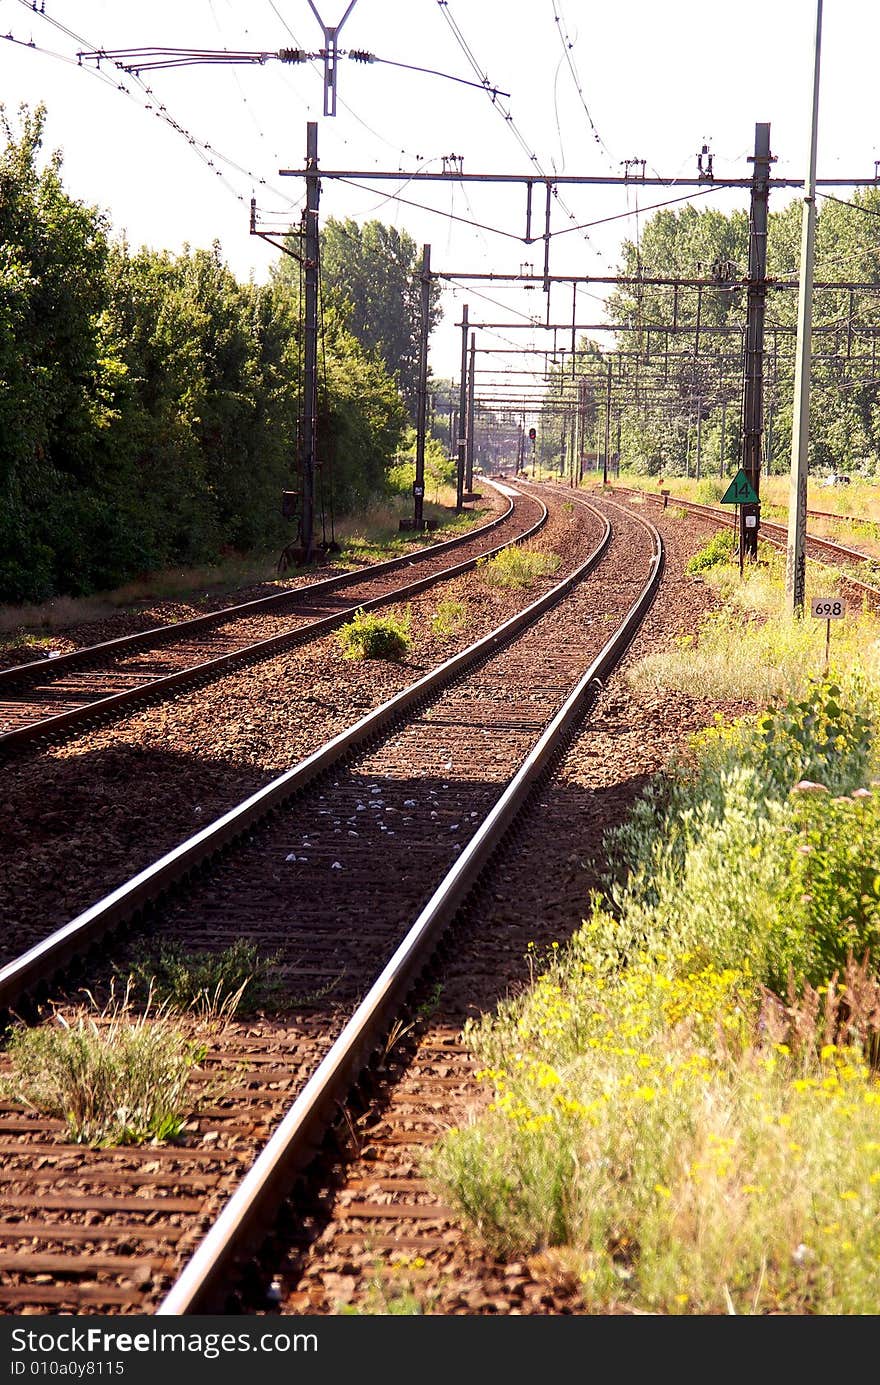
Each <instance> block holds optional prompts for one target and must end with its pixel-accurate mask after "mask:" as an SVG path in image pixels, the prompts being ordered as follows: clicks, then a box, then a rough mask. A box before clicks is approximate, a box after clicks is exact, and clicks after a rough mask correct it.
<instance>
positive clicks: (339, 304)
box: [287, 217, 440, 418]
mask: <svg viewBox="0 0 880 1385" xmlns="http://www.w3.org/2000/svg"><path fill="white" fill-rule="evenodd" d="M287 273H288V274H291V275H292V271H291V270H290V269H289V268H288V270H287ZM321 286H322V291H323V293H324V295H325V300H326V302H328V303H329V304H330V305H332V306H334V307H335V308H336V309H337V310H339V311H341V312H342V314H343V317H344V320H345V325H346V327H347V328H348V330H349V331H350V332H351V333H352V335H353V336H354V337H355V338H356V339H357V340H358V341H359V342H360V343H361V345H362V346H363V347H364V348H365V349H366V350H367V351H370V352H373V353H374V354H375V355H376V356H378V358H379V359H380V360H381V361H382V362H383V363H384V365H385V367H386V369H387V370H388V371H389V372H390V373H391V374H392V375H394V376H395V377H396V379H397V381H398V383H399V385H400V389H401V393H402V394H403V398H404V400H405V402H406V405H407V408H408V410H409V411H410V414H411V416H412V417H413V418H414V417H415V409H416V402H417V395H418V366H419V334H420V324H421V294H422V289H421V254H420V252H419V251H418V249H417V247H416V243H415V241H414V240H413V239H412V237H411V236H409V235H407V233H406V231H398V230H397V229H396V228H395V227H394V226H385V225H383V223H382V222H381V221H368V222H366V223H365V224H364V225H363V226H359V225H358V223H357V222H356V221H353V220H351V219H350V218H348V219H346V220H345V221H337V220H335V219H334V218H333V217H330V218H328V220H327V222H326V224H325V225H324V227H323V228H322V230H321ZM439 299H440V289H439V286H438V285H437V284H436V283H432V285H431V291H430V321H429V331H430V330H431V328H433V327H434V326H436V324H437V322H438V321H439V319H440V309H439Z"/></svg>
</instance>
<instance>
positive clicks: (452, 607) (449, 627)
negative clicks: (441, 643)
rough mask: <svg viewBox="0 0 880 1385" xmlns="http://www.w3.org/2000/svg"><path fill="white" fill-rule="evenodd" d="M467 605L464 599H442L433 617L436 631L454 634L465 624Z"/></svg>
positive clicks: (436, 632)
mask: <svg viewBox="0 0 880 1385" xmlns="http://www.w3.org/2000/svg"><path fill="white" fill-rule="evenodd" d="M466 614H467V607H466V605H465V603H464V602H463V601H440V602H439V603H438V605H437V609H436V611H435V612H434V614H433V615H432V617H431V624H432V626H433V627H434V633H435V634H437V635H452V634H454V633H455V631H456V630H460V629H461V627H462V625H464V621H465V616H466Z"/></svg>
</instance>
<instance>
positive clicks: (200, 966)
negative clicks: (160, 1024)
mask: <svg viewBox="0 0 880 1385" xmlns="http://www.w3.org/2000/svg"><path fill="white" fill-rule="evenodd" d="M276 960H277V959H276V958H275V957H261V956H260V955H259V952H258V949H257V946H256V944H255V943H249V942H246V941H245V940H244V939H243V938H239V940H238V941H237V942H234V943H233V944H232V945H231V946H230V947H227V948H224V949H223V951H222V952H187V951H185V949H184V947H183V944H182V943H175V942H172V943H163V944H161V946H160V947H159V949H158V951H156V952H149V951H141V952H140V953H138V954H137V955H136V956H135V958H134V960H133V962H132V965H131V966H130V967H129V968H128V970H127V972H126V975H128V976H130V977H131V979H132V981H133V982H134V984H136V985H137V984H140V985H142V986H143V988H144V989H145V990H147V991H150V992H152V995H153V996H154V997H155V999H156V1000H157V1001H158V1002H159V1004H160V1005H163V1006H165V1007H166V1008H167V1009H169V1010H175V1011H187V1010H191V1011H194V1012H195V1013H196V1014H198V1015H199V1016H200V1017H201V1018H203V1019H217V1018H225V1019H231V1018H232V1016H233V1014H235V1012H236V1011H237V1010H239V1009H244V1010H253V1009H255V1008H256V1007H257V1006H258V1005H259V1004H261V1003H265V1001H266V1000H267V999H270V998H271V993H274V991H275V990H276V989H277V986H276V984H275V983H274V981H273V980H272V979H271V978H272V967H273V965H274V963H275V961H276Z"/></svg>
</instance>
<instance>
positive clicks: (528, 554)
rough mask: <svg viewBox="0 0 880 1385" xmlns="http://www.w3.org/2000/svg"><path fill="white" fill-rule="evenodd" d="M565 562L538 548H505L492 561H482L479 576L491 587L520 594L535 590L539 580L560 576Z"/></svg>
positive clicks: (479, 561)
mask: <svg viewBox="0 0 880 1385" xmlns="http://www.w3.org/2000/svg"><path fill="white" fill-rule="evenodd" d="M561 562H562V559H561V558H559V557H558V556H557V555H556V554H555V553H541V552H540V551H539V550H538V549H534V548H517V547H510V548H502V549H501V551H500V553H496V554H495V555H494V557H492V558H478V559H477V572H478V573H479V575H480V576H481V577H482V579H483V581H484V582H485V583H486V584H487V585H488V586H490V587H510V588H512V589H514V590H519V589H522V588H525V587H531V586H533V585H534V583H535V582H536V581H537V580H538V578H539V577H546V576H549V575H550V574H551V573H553V572H556V571H557V569H558V568H559V565H560V563H561Z"/></svg>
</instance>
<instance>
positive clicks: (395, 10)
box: [0, 0, 880, 376]
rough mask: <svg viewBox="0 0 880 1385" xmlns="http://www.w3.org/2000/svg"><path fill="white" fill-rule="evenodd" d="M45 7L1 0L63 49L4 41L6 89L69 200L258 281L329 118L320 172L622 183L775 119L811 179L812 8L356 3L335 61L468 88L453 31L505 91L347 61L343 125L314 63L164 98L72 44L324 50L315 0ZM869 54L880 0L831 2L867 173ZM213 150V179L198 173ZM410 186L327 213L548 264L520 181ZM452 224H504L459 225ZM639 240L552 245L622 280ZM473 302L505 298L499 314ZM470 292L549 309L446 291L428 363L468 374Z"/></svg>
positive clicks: (34, 35)
mask: <svg viewBox="0 0 880 1385" xmlns="http://www.w3.org/2000/svg"><path fill="white" fill-rule="evenodd" d="M40 2H41V0H37V5H38V6H39V4H40ZM347 3H348V0H315V5H316V8H317V9H318V11H319V13H320V14H321V17H322V19H323V20H324V23H325V24H327V25H331V24H337V23H338V22H339V20H340V19H341V18H342V16H343V14H344V12H345V9H346V5H347ZM44 6H45V15H41V14H39V13H35V12H34V11H33V9H32V5H31V0H0V40H2V38H3V36H4V35H11V36H12V38H14V39H16V40H19V41H21V42H23V43H25V44H26V43H29V42H30V41H31V40H33V42H34V43H35V44H36V45H37V46H38V49H44V50H50V51H51V52H52V53H55V54H60V55H63V57H65V58H67V59H68V61H62V60H60V59H59V58H58V57H52V56H49V55H48V53H44V52H40V51H35V50H31V49H28V48H25V47H22V46H19V44H16V43H13V42H10V41H8V39H7V40H6V41H0V98H2V100H3V102H4V103H5V105H6V108H7V110H8V111H9V112H10V113H13V112H14V111H15V110H16V108H17V106H18V105H19V103H20V102H27V103H29V104H31V105H33V104H35V103H36V102H38V101H40V100H42V101H44V102H45V103H46V105H47V107H48V140H47V144H48V146H49V148H50V149H51V148H55V147H59V146H60V147H61V148H62V149H63V151H64V179H65V184H66V187H67V189H68V191H69V192H70V193H71V194H72V195H73V196H75V197H78V198H81V199H82V200H84V201H86V202H89V203H94V204H96V205H98V206H100V207H101V208H103V209H105V210H106V211H107V212H108V214H109V216H110V218H111V220H112V223H113V226H114V229H115V230H116V231H120V232H121V231H123V230H124V231H125V232H126V233H127V235H128V238H129V240H130V242H132V243H133V244H134V245H135V246H138V245H140V244H149V245H151V246H153V247H156V248H167V249H170V250H178V249H179V248H180V247H181V246H182V245H183V244H184V243H189V244H190V245H192V246H208V245H210V243H211V241H212V240H213V239H215V238H217V239H219V240H220V242H221V244H222V247H223V252H224V254H225V256H226V258H227V260H228V262H229V263H230V265H231V267H232V268H233V270H234V271H235V273H236V274H237V275H239V277H241V278H247V277H248V276H249V275H250V274H253V276H254V277H255V278H256V279H257V280H263V279H265V278H266V277H267V275H268V269H269V266H270V264H271V263H272V262H273V261H274V260H275V259H276V258H277V255H278V252H277V251H275V250H274V249H272V248H271V247H270V246H268V245H266V244H265V242H263V241H262V240H260V239H259V238H254V237H251V236H250V235H249V233H248V213H249V201H250V197H251V194H252V192H253V193H255V195H256V197H257V200H258V204H259V207H260V208H261V209H262V211H263V212H264V213H265V214H268V213H275V212H280V213H282V214H283V216H282V219H281V220H277V219H276V224H279V225H281V224H286V223H285V221H284V218H286V217H287V215H288V214H289V216H290V223H291V224H293V223H295V222H296V221H297V220H298V215H299V209H300V207H301V204H302V198H303V192H304V187H303V183H302V180H301V179H298V178H283V177H279V176H278V170H279V168H301V167H302V166H303V163H304V158H305V147H306V123H307V121H309V120H316V121H317V122H318V125H319V131H318V155H319V162H320V165H321V166H322V167H323V168H324V169H325V170H328V171H329V170H333V169H336V170H343V169H349V170H351V169H357V170H367V169H374V170H379V169H383V170H396V169H398V168H399V169H401V170H403V171H405V172H406V173H408V172H411V171H413V170H414V169H416V168H417V167H425V168H428V169H432V170H439V169H440V168H441V166H442V159H443V156H444V155H449V154H453V153H454V154H458V155H462V156H463V159H464V165H463V167H464V170H465V172H469V173H477V172H479V173H500V172H506V173H522V174H528V173H536V174H537V173H538V168H536V165H535V164H534V163H532V162H531V161H530V159H529V155H530V154H534V156H535V159H536V160H537V163H538V164H539V165H540V171H541V172H543V173H553V172H556V173H565V174H575V175H602V174H614V175H619V174H621V173H622V172H623V168H622V162H621V161H622V160H624V159H635V158H638V159H644V160H645V161H646V165H647V172H648V173H649V175H650V174H651V173H654V172H655V173H658V174H660V175H662V176H664V177H670V178H674V177H690V176H695V175H696V171H697V170H696V153H697V151H698V150H699V149H700V147H701V145H702V144H703V142H704V141H706V142H708V144H709V146H710V148H711V149H712V151H713V153H714V159H715V164H714V167H715V174H716V176H727V177H748V176H749V175H750V171H751V165H750V164H748V163H747V156H748V154H749V153H750V152H751V150H752V146H753V141H754V127H755V123H756V122H757V121H769V122H770V123H771V145H772V149H773V152H774V153H775V154H776V155H777V159H778V162H777V163H776V165H775V166H774V170H773V172H774V174H775V175H776V176H788V177H802V176H803V174H804V171H805V168H806V158H807V145H808V135H809V119H808V117H809V93H810V80H811V73H812V55H813V37H814V25H815V14H816V5H815V0H738V3H737V4H736V5H730V4H724V5H722V4H718V3H712V2H711V0H708V2H707V0H664V2H663V3H661V2H660V0H528V3H527V2H526V0H448V3H438V0H397V2H396V3H395V0H356V3H355V6H354V8H353V10H352V11H351V13H350V15H349V17H348V19H347V20H346V22H345V24H344V26H343V28H342V30H341V33H340V36H339V46H340V49H341V50H342V51H343V52H346V51H347V50H348V49H366V50H368V51H370V52H372V53H374V54H375V55H376V56H377V57H379V58H384V59H386V60H393V61H394V62H399V63H407V64H412V65H415V66H421V67H426V68H433V69H437V70H439V71H441V72H443V73H447V74H451V75H453V76H456V77H459V78H464V79H466V80H468V81H474V80H475V74H474V71H473V69H472V67H471V66H470V64H469V61H468V57H467V56H466V53H465V51H464V50H463V47H462V46H461V44H460V43H459V41H458V39H457V38H456V35H455V33H454V32H453V28H452V26H451V24H450V22H449V21H450V20H451V21H452V22H453V24H454V25H455V26H456V27H457V29H458V31H459V34H460V35H461V36H462V37H463V39H464V41H465V43H466V45H467V47H468V49H469V51H470V53H471V54H472V55H473V57H474V59H475V61H476V64H477V67H478V69H479V71H480V73H481V74H483V75H485V76H486V77H488V79H489V82H490V84H491V85H492V86H494V87H497V88H498V90H499V91H501V92H504V93H509V95H507V96H503V97H499V98H498V99H497V101H496V102H495V103H494V104H493V102H492V100H491V98H490V96H489V95H488V94H487V93H486V92H485V91H482V90H478V89H475V88H473V87H469V86H465V85H462V84H461V83H454V82H452V81H448V80H443V79H441V78H439V77H434V76H428V75H425V74H423V73H416V72H411V71H405V70H402V69H401V68H398V67H394V66H390V65H386V64H378V63H376V64H371V65H361V64H359V63H355V62H353V61H351V60H350V59H348V58H346V57H342V58H340V61H339V65H338V109H337V114H336V116H335V117H332V118H331V117H325V116H324V115H323V84H322V70H321V64H320V62H316V63H314V64H312V65H307V66H297V67H288V66H284V67H282V65H281V64H279V63H278V62H271V63H267V64H266V65H265V66H263V67H227V66H210V67H190V68H184V69H180V70H174V71H163V72H155V73H144V74H143V76H142V79H141V81H142V83H143V84H144V85H145V86H146V87H148V88H150V89H151V94H148V93H147V92H145V90H144V86H142V85H138V83H137V82H136V81H134V80H133V79H132V78H131V77H129V76H127V75H125V74H124V73H120V72H118V71H116V70H115V69H114V68H113V67H112V66H110V67H105V69H104V70H105V72H107V73H108V74H110V75H112V78H113V80H112V81H109V80H101V79H100V78H99V77H97V76H96V75H94V73H93V72H92V71H90V70H88V69H87V68H86V67H82V68H81V67H78V66H77V64H76V53H77V51H78V50H79V49H81V48H103V49H115V48H121V47H136V46H138V47H141V46H146V45H162V46H198V47H205V48H230V49H238V48H245V49H249V50H253V49H260V50H267V51H276V50H277V49H278V48H280V47H285V46H291V47H292V46H297V47H303V48H306V49H308V50H315V49H318V48H320V47H321V46H322V43H323V39H322V35H321V30H320V27H319V25H318V22H317V20H316V18H315V16H314V14H313V13H312V10H311V9H310V7H309V4H308V0H249V2H248V3H244V0H175V2H174V3H171V0H150V3H149V4H134V3H132V0H44ZM58 25H61V26H63V27H64V28H66V29H67V30H69V31H71V33H69V34H66V33H64V32H62V30H61V29H59V27H57V26H58ZM566 40H567V43H566ZM568 44H570V47H569V46H568ZM878 52H880V5H878V4H877V3H876V0H826V3H825V6H824V21H823V35H822V84H821V99H820V139H819V168H818V172H819V175H820V176H824V177H834V176H839V177H852V176H861V177H868V176H873V174H874V171H875V168H874V161H875V160H876V159H878V158H880V112H878V101H877V53H878ZM69 59H73V61H69ZM569 60H570V62H571V65H572V66H569ZM572 67H573V69H574V71H572ZM117 82H118V83H119V84H121V85H122V86H124V88H125V90H124V91H122V90H119V89H118V87H117ZM578 84H579V86H580V89H581V93H582V94H579V92H578V89H577V86H578ZM160 105H164V106H165V108H166V113H167V115H168V116H170V117H171V118H172V119H173V120H174V121H176V123H177V125H178V126H179V127H182V130H183V131H184V132H187V133H188V134H190V135H192V136H194V137H196V139H198V140H201V141H202V142H204V143H205V144H208V145H210V146H211V152H208V153H204V151H203V157H202V158H200V157H199V155H198V153H197V152H196V149H195V148H194V147H193V146H192V145H191V144H190V142H189V140H188V139H187V137H186V134H185V133H181V132H180V131H175V130H173V129H171V128H169V126H168V125H167V124H166V123H164V122H163V120H162V119H161V118H160V117H159V116H158V115H157V111H156V109H155V108H156V107H157V106H160ZM149 106H152V107H153V109H146V107H149ZM585 106H586V107H587V108H588V110H589V117H588V115H587V111H586V110H585ZM505 112H508V113H509V114H510V116H511V117H512V119H510V120H508V119H506V118H505V114H504V113H505ZM590 117H591V118H592V122H593V125H594V127H595V131H596V132H598V139H597V137H596V134H595V133H594V129H593V126H591V123H590ZM523 146H525V148H524V147H523ZM224 158H225V159H229V160H232V161H233V162H234V164H235V165H238V166H239V167H238V168H236V167H232V166H230V164H229V163H227V162H224V161H223V160H224ZM207 159H212V160H213V162H214V164H215V168H211V167H208V166H207V164H206V162H205V160H207ZM217 170H221V171H222V177H220V176H218V172H217ZM404 182H405V179H404V178H402V179H401V182H400V184H397V183H381V184H375V185H373V186H372V188H369V189H368V190H367V191H359V190H357V189H355V188H352V187H350V186H347V185H345V184H342V183H338V182H335V181H333V180H331V179H329V178H328V179H325V180H324V182H323V184H322V196H321V208H320V212H321V218H322V219H323V218H325V217H326V216H329V215H333V216H337V217H343V216H353V217H355V218H356V219H358V220H367V219H370V218H371V217H375V218H378V219H379V220H382V221H385V222H388V223H392V224H394V225H397V226H399V227H401V228H405V229H406V230H408V231H409V233H410V234H411V235H412V236H413V238H414V239H415V241H416V243H417V244H418V245H419V246H421V245H423V244H424V243H426V242H427V243H430V245H431V250H432V267H433V268H434V269H438V270H444V269H449V270H457V271H470V272H493V271H494V272H516V271H518V270H519V269H520V266H521V265H522V264H524V263H528V262H531V263H532V264H534V267H535V270H536V271H540V270H541V268H542V265H543V250H542V246H541V244H540V243H538V244H536V245H533V246H531V247H528V246H526V245H525V244H523V243H522V241H521V239H518V238H519V237H522V236H523V235H524V234H525V195H524V192H523V190H522V189H521V188H515V189H511V188H506V187H505V186H504V185H500V184H495V185H492V186H489V187H478V186H477V185H474V184H467V185H462V184H458V185H456V184H454V183H444V184H442V185H441V184H431V183H410V184H409V185H408V186H407V187H405V188H404V187H403V184H404ZM398 188H399V189H401V195H402V196H403V197H406V198H409V199H411V200H412V201H414V202H420V203H424V204H426V205H430V206H432V207H434V208H436V213H435V214H430V213H427V212H420V211H417V210H415V209H413V208H411V207H408V206H405V205H401V204H399V203H398V202H396V201H395V200H394V199H393V196H392V194H393V193H394V192H395V190H397V189H398ZM686 191H687V189H681V190H680V191H679V193H678V194H677V193H676V190H675V189H672V190H669V191H667V190H664V189H662V188H647V187H645V188H637V187H636V186H631V187H628V188H621V187H617V188H613V189H600V188H595V187H585V188H562V189H561V190H560V200H561V202H562V203H564V204H565V206H564V207H563V206H561V205H556V206H554V210H553V222H552V227H553V230H554V231H561V230H563V229H564V228H565V226H566V225H570V224H572V222H570V221H569V214H570V215H571V216H572V217H573V219H574V224H579V223H583V222H589V221H593V220H596V219H598V218H600V217H607V216H611V215H614V214H615V213H621V212H630V213H633V212H635V210H636V208H645V207H647V206H649V205H651V204H652V203H656V202H660V201H662V200H664V198H668V197H672V196H675V195H681V193H683V192H686ZM841 195H842V196H847V195H848V192H847V191H846V190H844V191H843V192H842V193H841ZM790 196H791V194H784V193H782V192H774V194H773V195H772V197H771V208H772V207H777V208H778V207H781V206H782V205H784V203H785V201H787V200H788V198H789V197H790ZM696 205H697V206H701V205H702V206H717V207H718V208H720V209H722V210H729V209H731V208H732V207H733V206H736V205H740V206H743V205H746V199H745V197H744V196H743V195H741V194H738V193H735V192H729V191H728V192H724V191H717V192H714V193H711V194H709V195H708V196H705V197H699V198H698V199H697V201H696ZM535 211H536V222H535V225H536V230H537V231H540V230H542V229H543V227H542V224H541V223H542V219H543V190H542V189H536V193H535ZM450 215H453V216H456V217H461V218H465V219H466V220H468V221H473V222H479V223H482V224H483V226H492V227H497V228H498V229H499V230H501V231H504V232H506V233H507V234H506V235H504V236H502V235H496V234H493V233H492V232H490V231H489V230H485V229H480V228H477V227H474V226H472V225H467V224H463V223H462V222H456V221H453V220H451V219H450ZM642 215H643V217H644V213H643V214H642ZM261 219H262V218H261ZM635 229H636V219H635V216H630V217H629V218H628V219H623V220H618V221H614V222H611V223H610V225H607V226H605V227H597V228H595V229H593V230H591V231H590V232H589V239H587V238H585V236H584V234H583V233H582V232H578V231H573V232H571V233H570V234H566V235H563V236H560V237H559V238H558V240H554V242H553V248H552V259H551V270H552V272H554V273H562V274H564V273H581V274H582V273H592V274H608V273H610V272H612V271H613V268H614V267H615V265H616V262H617V256H618V248H619V243H620V240H621V238H623V237H627V236H628V237H630V238H632V237H634V235H635ZM605 292H606V290H604V289H600V288H599V287H598V286H597V288H596V289H594V290H590V291H588V290H584V291H582V292H580V293H579V295H578V319H579V321H580V322H581V323H585V322H587V321H596V322H598V321H599V320H600V318H601V302H600V298H601V297H602V296H603V295H604V293H605ZM481 294H483V295H487V296H488V297H489V298H491V299H494V300H495V301H496V304H500V303H504V304H508V305H510V306H509V307H507V308H505V309H502V308H500V307H498V306H496V305H495V304H493V303H490V302H488V301H486V298H484V297H482V298H481V297H480V295H481ZM594 295H598V296H594ZM462 303H468V305H469V311H470V319H471V322H472V323H473V322H475V321H496V322H500V321H507V320H511V321H513V320H515V317H514V316H512V313H513V314H515V313H520V314H521V313H525V314H526V315H527V316H533V315H543V313H544V310H545V299H544V295H543V294H542V292H541V289H540V286H539V287H538V288H537V289H536V290H535V291H534V292H531V293H528V292H525V291H524V290H523V289H522V288H521V287H518V288H516V289H510V288H505V287H504V286H502V285H499V284H483V283H478V284H474V285H462V286H461V287H459V288H457V289H456V290H455V291H454V292H453V291H452V290H448V291H447V292H446V293H445V294H444V308H445V317H444V320H443V322H442V324H441V325H440V326H439V327H438V328H437V330H436V331H435V332H434V334H433V336H432V339H431V366H432V369H433V371H434V373H435V375H437V376H450V375H451V376H457V374H458V369H459V360H460V351H461V332H460V330H459V329H458V328H457V327H456V326H455V323H456V322H457V321H459V320H460V309H461V304H462ZM552 316H553V319H554V320H556V321H567V322H570V320H571V290H570V289H566V288H560V289H559V290H556V291H554V297H553V312H552ZM519 320H520V321H521V320H522V318H520V319H519ZM503 335H504V334H503V333H502V334H501V336H502V337H503ZM568 340H570V336H569V337H568V338H567V337H566V335H565V334H561V335H560V338H559V342H560V345H565V344H566V342H567V341H568ZM507 341H508V342H514V343H515V344H516V345H518V346H526V345H532V344H534V345H541V346H543V345H545V344H546V342H547V337H546V336H545V335H543V334H541V333H540V332H537V331H536V332H535V333H534V334H531V333H528V332H524V331H521V332H517V333H514V334H510V335H509V336H508V338H507ZM493 344H494V345H496V346H499V345H504V344H505V343H504V342H503V341H501V340H500V339H499V336H498V334H497V333H496V334H495V335H492V334H490V332H489V331H488V330H483V331H478V332H477V345H478V348H479V349H480V351H481V354H482V350H483V348H484V347H491V346H492V345H493ZM522 361H523V358H522V357H520V358H519V363H520V364H521V363H522ZM493 363H494V364H499V365H501V364H506V365H508V366H510V365H517V364H518V362H517V360H516V358H514V357H510V356H506V357H503V356H495V357H492V356H486V358H485V364H486V365H487V366H488V365H491V364H493Z"/></svg>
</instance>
